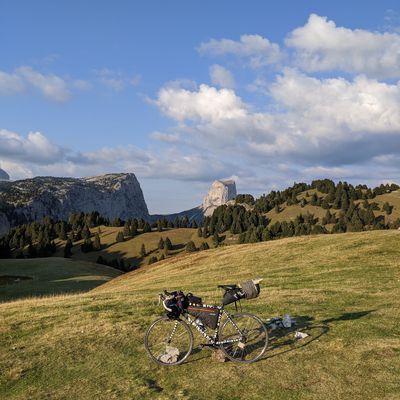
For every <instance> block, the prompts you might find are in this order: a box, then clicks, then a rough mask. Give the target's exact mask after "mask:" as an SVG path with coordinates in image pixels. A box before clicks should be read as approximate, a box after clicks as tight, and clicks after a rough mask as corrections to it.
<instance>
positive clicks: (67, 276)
mask: <svg viewBox="0 0 400 400" xmlns="http://www.w3.org/2000/svg"><path fill="white" fill-rule="evenodd" d="M118 275H120V272H119V271H118V270H116V269H115V268H110V267H106V266H104V265H96V264H93V263H89V262H84V261H72V260H68V259H65V258H57V257H52V258H34V259H28V260H19V259H9V260H0V302H1V301H7V300H12V299H18V298H21V297H32V296H43V295H57V294H61V293H77V292H86V291H88V290H91V289H93V288H95V287H96V286H99V285H101V284H103V283H105V282H107V281H108V280H110V279H113V278H115V277H116V276H118Z"/></svg>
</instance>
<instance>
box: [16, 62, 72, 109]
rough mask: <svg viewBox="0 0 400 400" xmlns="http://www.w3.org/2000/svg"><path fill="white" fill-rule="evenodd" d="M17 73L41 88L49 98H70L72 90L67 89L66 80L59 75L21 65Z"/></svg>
mask: <svg viewBox="0 0 400 400" xmlns="http://www.w3.org/2000/svg"><path fill="white" fill-rule="evenodd" d="M16 73H17V74H18V75H19V76H21V77H22V78H23V79H24V80H25V81H27V82H28V83H30V84H31V85H32V86H34V87H35V88H37V89H39V91H40V92H41V93H42V94H43V95H44V96H45V97H47V98H48V99H49V100H52V101H56V102H65V101H67V100H69V98H70V92H69V90H68V89H67V85H66V83H65V81H64V80H63V79H62V78H60V77H59V76H57V75H53V74H50V75H43V74H41V73H40V72H37V71H35V70H33V69H32V68H31V67H20V68H18V69H17V71H16Z"/></svg>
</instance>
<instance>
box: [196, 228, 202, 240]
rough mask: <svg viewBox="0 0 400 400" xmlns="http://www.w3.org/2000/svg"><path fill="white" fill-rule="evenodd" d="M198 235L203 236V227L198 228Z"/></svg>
mask: <svg viewBox="0 0 400 400" xmlns="http://www.w3.org/2000/svg"><path fill="white" fill-rule="evenodd" d="M197 236H198V237H199V238H200V237H203V230H202V229H201V228H199V229H197Z"/></svg>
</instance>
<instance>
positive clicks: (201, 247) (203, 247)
mask: <svg viewBox="0 0 400 400" xmlns="http://www.w3.org/2000/svg"><path fill="white" fill-rule="evenodd" d="M209 248H210V246H209V245H208V243H207V242H202V243H201V245H200V247H199V249H200V250H208V249H209Z"/></svg>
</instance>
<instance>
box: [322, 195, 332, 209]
mask: <svg viewBox="0 0 400 400" xmlns="http://www.w3.org/2000/svg"><path fill="white" fill-rule="evenodd" d="M321 207H322V208H324V209H325V210H328V209H329V208H330V205H329V199H328V196H325V197H324V200H323V201H322V203H321Z"/></svg>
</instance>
